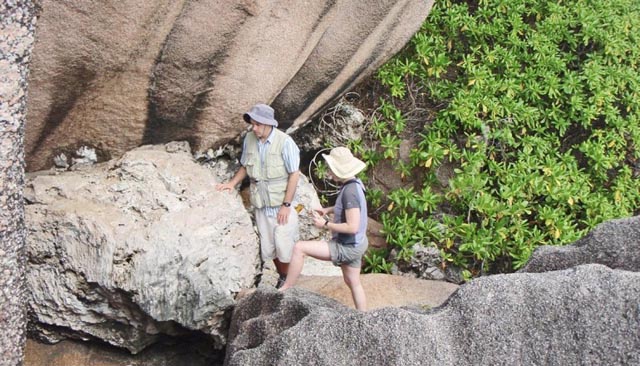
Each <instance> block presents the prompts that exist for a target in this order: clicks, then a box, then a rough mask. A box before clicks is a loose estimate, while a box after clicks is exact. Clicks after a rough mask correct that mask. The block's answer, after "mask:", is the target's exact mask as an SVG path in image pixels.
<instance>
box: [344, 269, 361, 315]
mask: <svg viewBox="0 0 640 366" xmlns="http://www.w3.org/2000/svg"><path fill="white" fill-rule="evenodd" d="M340 268H342V277H343V278H344V282H345V283H346V284H347V286H349V289H350V290H351V297H352V298H353V303H354V304H355V306H356V309H358V310H361V311H366V310H367V297H366V296H365V294H364V288H363V287H362V283H361V282H360V268H359V267H349V266H348V265H346V264H343V265H342V266H340Z"/></svg>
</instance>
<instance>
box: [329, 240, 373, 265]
mask: <svg viewBox="0 0 640 366" xmlns="http://www.w3.org/2000/svg"><path fill="white" fill-rule="evenodd" d="M368 246H369V241H368V240H367V239H366V238H365V239H364V241H363V242H362V243H360V244H358V245H357V246H354V245H342V244H340V243H338V242H337V241H335V240H331V241H329V252H330V253H331V262H333V265H334V266H341V265H343V264H346V265H348V266H349V267H356V268H359V267H361V266H362V256H363V255H364V252H366V251H367V247H368Z"/></svg>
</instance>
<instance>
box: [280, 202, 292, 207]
mask: <svg viewBox="0 0 640 366" xmlns="http://www.w3.org/2000/svg"><path fill="white" fill-rule="evenodd" d="M282 205H283V206H284V207H291V202H282Z"/></svg>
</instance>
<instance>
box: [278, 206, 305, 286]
mask: <svg viewBox="0 0 640 366" xmlns="http://www.w3.org/2000/svg"><path fill="white" fill-rule="evenodd" d="M273 233H274V234H273V237H274V242H275V247H276V258H275V259H274V260H273V263H274V264H275V266H276V269H277V270H278V274H279V275H280V278H279V279H278V284H277V285H276V287H277V288H280V287H282V285H283V284H284V281H285V280H286V278H287V274H288V273H289V262H290V261H291V254H292V252H293V246H294V245H295V243H296V240H298V235H299V234H298V213H297V212H296V211H295V210H292V211H291V214H290V215H289V220H288V221H287V223H286V224H284V225H276V226H275V227H274V231H273Z"/></svg>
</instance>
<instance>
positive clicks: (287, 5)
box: [26, 0, 433, 171]
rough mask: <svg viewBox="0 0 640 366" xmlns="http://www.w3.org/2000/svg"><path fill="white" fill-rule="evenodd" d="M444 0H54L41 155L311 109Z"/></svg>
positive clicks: (35, 151) (47, 29) (222, 135)
mask: <svg viewBox="0 0 640 366" xmlns="http://www.w3.org/2000/svg"><path fill="white" fill-rule="evenodd" d="M432 4H433V1H432V0H385V1H375V2H366V1H365V2H359V1H350V0H305V1H300V0H295V1H292V0H289V1H273V0H270V1H248V0H235V1H214V0H203V1H196V0H180V1H167V0H153V1H144V2H140V1H134V0H107V1H98V0H87V1H80V2H65V1H55V0H43V1H41V2H40V5H41V8H42V11H41V13H40V19H39V23H38V35H37V39H36V44H35V48H34V56H33V62H32V68H31V74H30V80H29V97H30V99H31V103H30V108H29V115H28V121H29V123H28V125H27V131H26V135H27V136H26V152H27V162H28V169H29V170H31V171H33V170H38V169H42V168H47V167H49V166H51V164H52V156H54V155H55V154H57V153H58V152H60V151H67V150H68V151H72V150H75V149H76V148H77V147H78V146H79V145H81V144H85V145H86V144H91V145H92V146H93V147H96V148H97V149H98V152H99V155H100V158H101V159H103V160H106V159H108V158H109V157H114V156H119V155H121V154H122V153H124V152H125V151H127V150H129V149H131V148H133V147H135V146H139V145H140V144H143V143H160V142H167V141H173V140H178V139H186V140H189V141H190V142H192V144H193V147H194V148H195V149H196V150H197V151H199V152H200V151H203V150H206V149H207V148H208V147H210V146H214V147H218V146H222V145H224V144H225V143H227V142H229V141H231V140H234V139H235V138H236V137H237V136H238V135H239V133H240V132H241V131H242V129H243V128H245V123H244V122H243V121H242V118H241V114H242V113H243V112H244V111H246V110H248V109H249V108H250V106H251V105H252V104H254V103H256V102H266V103H270V104H272V105H273V106H274V107H275V109H276V117H277V119H278V120H279V121H280V122H281V124H282V127H285V128H286V127H288V126H292V125H293V126H297V125H300V124H301V123H303V122H305V121H307V120H309V119H310V118H311V117H313V116H314V115H316V114H317V112H319V111H321V110H322V109H323V108H325V107H326V106H327V105H328V103H330V102H331V101H332V100H335V99H336V98H337V97H338V96H339V95H341V94H342V93H344V92H345V91H347V90H349V89H350V88H352V87H353V86H355V85H356V84H357V83H358V82H359V81H360V80H362V79H363V78H364V77H366V76H368V75H371V74H372V73H373V72H374V71H375V70H376V69H377V68H378V67H379V66H381V65H382V64H383V63H384V61H386V60H388V59H389V58H390V57H391V56H392V55H393V54H395V53H396V52H398V51H399V50H400V49H401V48H402V47H403V46H404V45H405V44H406V42H407V41H408V40H409V38H410V37H411V36H412V35H413V34H414V33H415V31H416V30H418V29H419V27H420V25H421V24H422V22H423V21H424V19H425V18H426V16H427V14H428V13H429V10H430V8H431V6H432Z"/></svg>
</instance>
